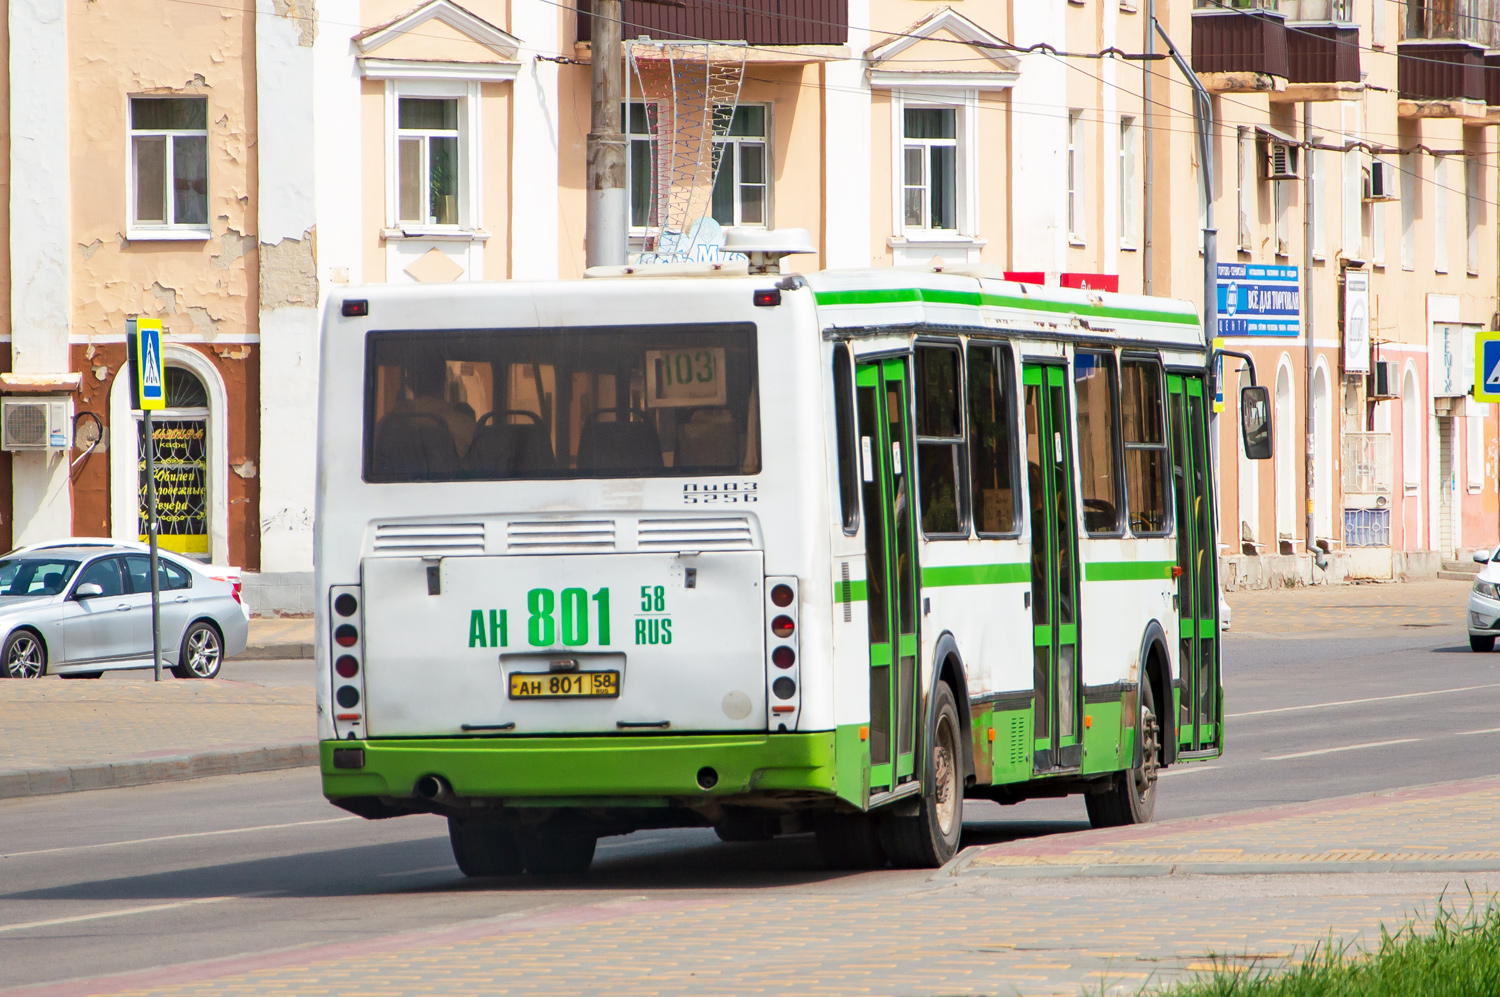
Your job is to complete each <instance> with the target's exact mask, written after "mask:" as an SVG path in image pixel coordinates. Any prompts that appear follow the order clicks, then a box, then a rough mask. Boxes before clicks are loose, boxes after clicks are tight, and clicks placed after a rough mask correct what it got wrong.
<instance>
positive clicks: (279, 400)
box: [254, 0, 352, 572]
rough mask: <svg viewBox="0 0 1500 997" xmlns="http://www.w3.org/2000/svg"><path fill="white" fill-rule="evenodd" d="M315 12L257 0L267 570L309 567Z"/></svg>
mask: <svg viewBox="0 0 1500 997" xmlns="http://www.w3.org/2000/svg"><path fill="white" fill-rule="evenodd" d="M317 17H318V12H317V10H316V4H315V3H314V2H313V0H256V18H255V37H254V51H255V64H256V107H257V112H258V120H259V126H260V127H259V134H260V137H261V140H260V144H259V146H258V147H257V149H256V152H257V157H258V168H259V176H260V181H261V190H260V200H259V235H260V250H259V256H260V315H259V320H260V344H261V349H260V386H261V395H260V402H261V404H260V430H261V440H262V441H263V443H264V445H265V447H266V450H267V453H268V454H269V455H273V457H274V459H271V460H262V462H261V466H260V474H259V479H258V480H259V481H260V520H261V570H262V571H270V572H285V571H310V570H311V569H312V511H313V497H314V489H315V483H316V480H317V475H316V471H317V461H316V440H317V434H316V432H314V427H315V426H316V415H317V409H316V399H317V396H318V263H317V199H316V175H315V172H314V165H313V162H314V159H315V157H314V156H313V155H312V154H311V153H312V150H314V149H315V148H316V145H315V143H316V142H317V136H316V134H315V131H314V128H313V100H314V97H313V94H314V82H313V81H314V68H315V63H314V48H315V43H316V31H315V30H313V29H312V28H310V27H309V24H310V23H311V24H312V25H314V26H315V25H316V18H317ZM340 30H341V31H342V30H344V28H340ZM350 33H351V34H352V32H350ZM345 44H346V45H347V42H346V43H345Z"/></svg>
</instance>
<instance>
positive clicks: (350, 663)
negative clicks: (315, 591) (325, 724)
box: [328, 585, 365, 740]
mask: <svg viewBox="0 0 1500 997" xmlns="http://www.w3.org/2000/svg"><path fill="white" fill-rule="evenodd" d="M361 601H362V600H361V597H360V590H359V586H357V585H335V586H333V587H332V588H331V589H329V592H328V608H329V620H328V628H329V635H330V637H331V638H332V645H331V647H330V648H329V657H330V658H331V659H333V674H332V676H330V681H331V682H332V683H333V689H332V692H333V702H334V707H335V709H334V714H333V719H334V725H333V728H334V734H335V736H336V737H338V738H339V739H340V740H347V739H350V738H358V737H363V736H364V733H365V732H364V730H363V729H362V728H363V725H364V699H365V691H364V679H363V675H362V663H363V661H364V634H363V633H362V628H363V626H364V622H363V620H364V614H363V613H362V612H361V609H362V606H361Z"/></svg>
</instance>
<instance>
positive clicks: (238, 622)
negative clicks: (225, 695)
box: [0, 540, 250, 679]
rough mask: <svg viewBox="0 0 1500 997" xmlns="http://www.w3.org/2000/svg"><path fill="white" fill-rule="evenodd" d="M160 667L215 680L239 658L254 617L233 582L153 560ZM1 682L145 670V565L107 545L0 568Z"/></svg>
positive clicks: (23, 556) (14, 560) (37, 551)
mask: <svg viewBox="0 0 1500 997" xmlns="http://www.w3.org/2000/svg"><path fill="white" fill-rule="evenodd" d="M158 557H159V558H160V567H159V571H158V575H157V577H158V590H159V592H160V602H161V649H162V663H163V664H164V665H166V666H168V667H170V668H171V669H172V674H174V675H176V676H177V677H178V678H205V679H207V678H213V677H214V676H216V675H218V674H219V669H220V667H222V665H223V663H224V658H225V657H227V656H229V655H233V654H238V653H240V652H241V651H243V650H244V649H245V644H246V641H247V640H248V638H249V634H250V610H249V607H247V606H246V605H245V604H244V602H243V600H242V599H241V598H240V593H239V583H238V578H235V579H233V580H228V579H226V578H224V577H215V575H216V573H219V572H217V571H216V569H214V568H211V567H210V568H205V567H204V566H202V565H199V564H196V563H194V562H193V561H191V560H189V559H187V558H181V557H177V556H175V555H173V554H169V553H165V552H162V553H159V554H158ZM0 634H3V635H4V638H3V643H0V676H4V677H7V678H39V677H41V676H42V675H45V674H47V673H48V672H51V673H53V674H55V675H60V676H62V677H63V678H98V677H99V676H100V675H101V674H102V673H104V672H105V671H111V670H115V669H125V668H151V667H153V666H154V664H155V663H154V661H153V660H152V654H151V645H152V634H151V559H150V557H149V555H148V554H147V553H146V552H145V549H144V547H143V545H140V544H135V543H129V542H126V543H115V542H113V541H109V542H105V541H89V540H84V541H76V542H68V541H60V542H58V543H53V544H34V545H31V546H28V547H22V548H19V549H17V550H14V551H11V552H10V553H9V554H7V555H5V556H4V557H3V558H0Z"/></svg>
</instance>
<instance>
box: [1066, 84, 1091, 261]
mask: <svg viewBox="0 0 1500 997" xmlns="http://www.w3.org/2000/svg"><path fill="white" fill-rule="evenodd" d="M1083 129H1084V122H1083V111H1082V109H1080V108H1076V107H1074V108H1069V109H1068V157H1067V163H1066V165H1065V170H1066V172H1067V175H1068V205H1067V206H1068V215H1067V218H1068V245H1070V246H1084V245H1087V244H1088V197H1087V194H1086V187H1085V184H1087V182H1088V170H1087V168H1086V164H1085V163H1084V157H1085V155H1086V154H1087V150H1088V142H1087V141H1086V139H1085V136H1084V133H1083Z"/></svg>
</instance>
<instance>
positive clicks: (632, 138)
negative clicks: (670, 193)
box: [621, 98, 661, 240]
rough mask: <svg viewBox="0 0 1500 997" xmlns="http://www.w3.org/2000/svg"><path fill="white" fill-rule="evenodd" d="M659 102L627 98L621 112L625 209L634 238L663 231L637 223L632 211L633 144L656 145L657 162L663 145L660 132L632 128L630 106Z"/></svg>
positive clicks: (648, 113) (631, 234)
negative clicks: (623, 139) (637, 130)
mask: <svg viewBox="0 0 1500 997" xmlns="http://www.w3.org/2000/svg"><path fill="white" fill-rule="evenodd" d="M657 103H658V102H657V101H654V100H646V99H644V98H641V99H638V100H627V101H625V103H624V107H623V108H622V112H621V113H622V114H623V118H622V130H623V131H624V132H625V210H626V211H627V212H631V214H630V216H629V218H628V219H627V220H628V221H629V222H630V238H631V239H633V240H639V239H645V238H646V237H647V236H650V235H654V234H656V233H658V232H660V231H661V226H660V225H637V224H636V223H635V215H634V213H633V211H632V208H631V203H630V202H631V198H632V197H633V196H634V193H635V171H634V170H633V169H631V166H630V164H631V162H632V161H633V160H634V157H633V156H632V155H631V146H632V145H634V144H635V143H636V142H646V143H649V144H651V145H655V146H656V149H655V150H654V155H653V156H652V161H653V162H655V160H656V156H659V155H660V152H661V146H660V145H659V144H657V143H659V142H660V140H661V136H660V135H659V134H658V133H656V132H649V131H645V132H634V131H631V130H630V108H631V107H632V106H633V105H636V104H639V105H641V106H642V107H649V106H650V105H652V104H657ZM658 113H660V109H658ZM647 117H648V119H649V117H650V112H649V111H648V112H647ZM652 196H653V198H654V197H655V192H654V191H653V192H652ZM660 219H661V206H660V205H658V206H657V220H658V221H660Z"/></svg>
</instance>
